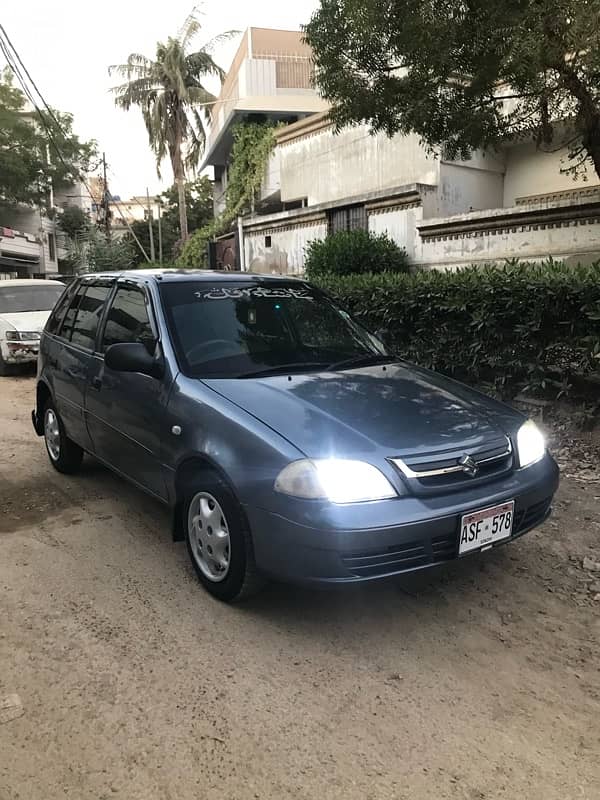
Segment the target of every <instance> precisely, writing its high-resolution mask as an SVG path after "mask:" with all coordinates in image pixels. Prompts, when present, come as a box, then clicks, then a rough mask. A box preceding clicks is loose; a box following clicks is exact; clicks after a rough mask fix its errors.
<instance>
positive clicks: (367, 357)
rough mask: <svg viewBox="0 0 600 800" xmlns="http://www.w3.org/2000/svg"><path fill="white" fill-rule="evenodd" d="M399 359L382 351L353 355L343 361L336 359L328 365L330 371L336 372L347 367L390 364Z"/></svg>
mask: <svg viewBox="0 0 600 800" xmlns="http://www.w3.org/2000/svg"><path fill="white" fill-rule="evenodd" d="M395 361H398V359H397V358H396V357H395V356H384V355H383V354H382V353H369V354H363V355H360V356H352V358H345V359H344V360H343V361H336V362H334V363H333V364H330V365H329V366H328V367H327V370H328V371H330V372H335V371H336V370H338V369H346V368H347V367H370V366H375V365H376V364H390V363H392V362H395Z"/></svg>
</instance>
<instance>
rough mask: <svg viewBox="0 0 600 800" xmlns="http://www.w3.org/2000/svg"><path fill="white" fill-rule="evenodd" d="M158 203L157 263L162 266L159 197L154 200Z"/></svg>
mask: <svg viewBox="0 0 600 800" xmlns="http://www.w3.org/2000/svg"><path fill="white" fill-rule="evenodd" d="M156 199H157V201H158V263H159V264H160V265H161V266H162V256H163V253H162V216H161V203H160V197H157V198H156Z"/></svg>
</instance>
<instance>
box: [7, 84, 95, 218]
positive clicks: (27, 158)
mask: <svg viewBox="0 0 600 800" xmlns="http://www.w3.org/2000/svg"><path fill="white" fill-rule="evenodd" d="M54 115H55V116H56V118H57V119H58V121H59V122H60V128H59V126H57V124H56V122H55V121H54V120H53V119H52V118H51V116H50V115H49V114H47V113H46V112H42V116H43V118H44V120H45V122H46V125H47V127H48V128H49V129H50V131H51V132H52V139H53V140H54V142H55V143H56V146H58V148H59V150H60V152H61V155H62V158H63V160H64V163H63V161H61V160H60V158H59V157H58V155H57V153H56V149H55V146H54V145H53V144H51V143H50V140H49V137H48V133H47V130H46V128H45V127H44V125H43V124H42V122H41V120H40V118H39V116H38V115H37V112H35V111H34V110H32V109H31V108H30V106H29V105H28V101H27V98H26V96H25V94H24V93H23V92H22V91H21V90H20V89H17V88H16V87H15V86H14V85H13V81H12V77H11V73H10V71H9V70H8V68H6V69H5V70H4V71H3V72H0V203H4V204H16V203H27V204H30V205H32V204H39V203H43V202H47V200H48V195H49V186H50V184H52V187H53V188H54V190H55V191H56V190H60V189H62V188H65V187H67V186H71V185H73V184H74V183H77V182H78V181H79V180H80V173H81V171H82V170H85V169H86V168H87V166H88V163H89V161H90V159H91V158H93V156H94V155H95V143H94V142H81V141H80V140H79V138H78V137H77V136H76V135H75V134H74V133H73V130H72V127H73V117H72V116H71V115H70V114H64V113H60V112H58V111H54Z"/></svg>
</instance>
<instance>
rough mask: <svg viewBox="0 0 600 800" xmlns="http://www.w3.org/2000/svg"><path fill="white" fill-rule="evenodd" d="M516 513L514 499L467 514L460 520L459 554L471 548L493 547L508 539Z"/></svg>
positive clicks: (467, 551)
mask: <svg viewBox="0 0 600 800" xmlns="http://www.w3.org/2000/svg"><path fill="white" fill-rule="evenodd" d="M514 515H515V503H514V500H510V501H509V502H508V503H502V505H499V506H493V507H492V508H484V509H482V510H481V511H473V512H472V513H471V514H465V515H464V516H463V518H462V520H461V522H460V537H459V540H458V554H459V555H461V556H462V555H464V554H465V553H470V552H471V550H480V549H481V548H482V547H486V546H489V547H491V546H492V545H493V544H496V542H501V541H503V539H508V538H509V537H510V535H511V533H512V527H513V517H514Z"/></svg>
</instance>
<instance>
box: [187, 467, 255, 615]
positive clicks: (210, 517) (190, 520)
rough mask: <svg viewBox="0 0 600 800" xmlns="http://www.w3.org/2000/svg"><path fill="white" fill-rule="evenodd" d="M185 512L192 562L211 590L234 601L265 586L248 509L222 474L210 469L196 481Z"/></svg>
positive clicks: (218, 596) (216, 595) (222, 598)
mask: <svg viewBox="0 0 600 800" xmlns="http://www.w3.org/2000/svg"><path fill="white" fill-rule="evenodd" d="M182 516H183V525H184V528H185V534H186V537H185V538H186V542H187V548H188V553H189V555H190V559H191V561H192V565H193V567H194V569H195V571H196V574H197V575H198V579H199V580H200V583H201V584H202V585H203V586H204V588H205V589H206V590H207V591H208V592H210V594H212V595H213V596H214V597H216V598H218V599H219V600H223V601H225V602H232V601H234V600H242V599H244V598H246V597H249V596H250V595H252V594H254V593H255V592H256V591H258V590H259V589H260V588H261V586H262V584H263V582H264V581H263V579H262V577H261V576H260V574H259V573H258V571H257V569H256V564H255V563H254V553H253V548H252V541H251V538H250V531H249V529H248V523H247V521H246V519H245V515H244V512H243V510H242V508H241V506H240V504H239V503H238V501H237V500H236V498H235V497H234V495H233V493H232V492H231V490H230V489H229V487H228V486H227V484H226V483H225V482H224V481H223V480H221V478H220V477H219V476H218V475H216V474H213V473H210V472H206V473H205V474H204V476H202V477H200V476H199V478H198V479H197V480H195V481H194V486H193V488H192V489H191V490H190V491H188V492H187V493H186V497H185V501H184V505H183V515H182Z"/></svg>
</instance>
